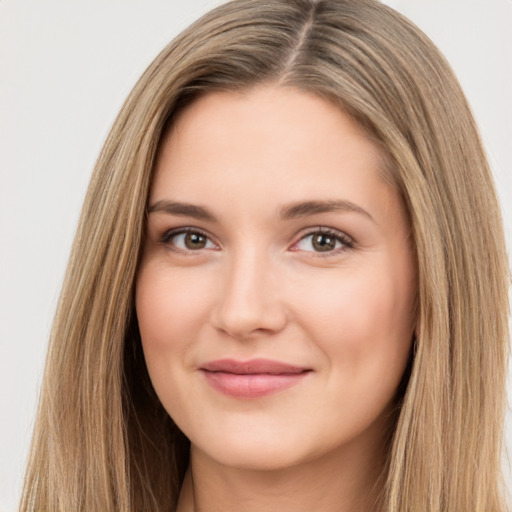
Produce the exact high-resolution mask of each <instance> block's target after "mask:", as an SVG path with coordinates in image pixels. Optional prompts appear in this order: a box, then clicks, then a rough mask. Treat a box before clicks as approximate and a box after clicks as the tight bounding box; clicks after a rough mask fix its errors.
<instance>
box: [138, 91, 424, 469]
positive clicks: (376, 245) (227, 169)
mask: <svg viewBox="0 0 512 512" xmlns="http://www.w3.org/2000/svg"><path fill="white" fill-rule="evenodd" d="M381 164H382V162H381V155H380V154H379V150H378V149H377V147H376V145H375V144H374V143H373V142H372V141H370V140H369V139H368V138H367V137H366V136H365V134H364V133H363V132H362V131H361V130H360V129H359V128H358V127H357V126H356V125H355V124H354V123H353V122H352V120H351V119H350V118H349V117H347V116H346V115H345V114H343V113H342V112H341V111H340V110H339V109H337V108H336V107H335V106H333V105H332V104H331V103H329V102H327V101H326V100H324V99H321V98H319V97H317V96H315V95H313V94H311V93H306V92H301V91H299V90H297V89H294V88H288V87H279V86H270V85H268V86H259V87H256V88H253V89H251V90H249V91H248V92H246V93H235V92H219V93H211V94H208V95H206V96H204V97H202V98H201V99H199V100H197V101H196V102H195V103H193V104H192V105H191V106H189V107H188V108H187V109H186V110H185V111H184V112H182V113H181V115H180V116H179V118H178V119H177V121H176V123H175V124H174V126H173V128H172V129H171V130H170V131H169V133H168V134H167V135H166V136H165V138H164V139H163V141H162V145H161V148H160V152H159V155H158V159H157V164H156V171H155V177H154V183H153V186H152V189H151V193H150V200H149V215H148V231H147V240H146V245H145V248H144V254H143V258H142V262H141V266H140V270H139V274H138V279H137V291H136V308H137V317H138V322H139V327H140V333H141V337H142V344H143V348H144V354H145V358H146V362H147V366H148V370H149V374H150V376H151V380H152V382H153V385H154V388H155V390H156V392H157V394H158V396H159V398H160V400H161V402H162V404H163V405H164V407H165V409H166V410H167V411H168V413H169V414H170V415H171V416H172V418H173V419H174V421H175V422H176V423H177V425H178V426H179V427H180V428H181V429H182V430H183V432H184V433H185V434H186V435H187V437H188V438H189V439H190V440H191V443H192V449H193V451H195V453H199V454H202V455H203V456H205V457H208V458H209V459H210V460H214V461H216V462H218V463H221V464H224V465H229V466H233V467H239V468H258V469H275V468H284V467H289V466H293V465H296V464H300V463H304V462H308V461H312V460H315V459H319V458H321V457H324V456H326V457H327V456H328V457H334V458H336V457H338V456H339V457H345V460H347V457H348V459H351V458H352V459H354V463H356V459H357V457H361V456H366V457H371V456H372V453H375V450H376V449H378V448H379V447H380V446H381V445H382V442H383V437H384V434H385V432H386V429H387V428H388V427H389V423H390V421H391V420H390V418H391V416H392V415H391V414H390V411H391V409H392V407H393V403H394V397H395V394H396V390H397V386H398V384H399V382H400V379H401V377H402V375H403V372H404V368H405V366H406V363H407V359H408V354H409V350H410V346H411V338H412V335H413V329H414V325H413V309H414V307H413V304H414V299H415V292H416V270H415V263H414V261H415V260H414V257H413V250H412V248H411V241H410V238H409V234H410V230H409V225H408V221H407V217H406V214H405V212H404V209H403V207H402V205H401V202H400V200H399V197H398V194H397V192H396V191H395V190H394V189H393V188H392V187H390V186H389V185H388V184H386V182H385V180H383V179H382V177H381V174H380V172H379V168H380V166H381ZM363 454H365V455H363Z"/></svg>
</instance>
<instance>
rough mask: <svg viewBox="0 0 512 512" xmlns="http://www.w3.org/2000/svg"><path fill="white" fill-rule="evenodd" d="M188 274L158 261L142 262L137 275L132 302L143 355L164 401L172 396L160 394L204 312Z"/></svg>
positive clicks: (183, 362)
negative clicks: (133, 301) (170, 270)
mask: <svg viewBox="0 0 512 512" xmlns="http://www.w3.org/2000/svg"><path fill="white" fill-rule="evenodd" d="M191 277H192V276H190V275H188V272H182V273H175V272H169V270H168V269H167V268H165V266H162V265H161V264H158V263H154V262H149V263H147V264H144V262H143V264H142V265H141V268H140V270H139V275H138V278H137V284H136V294H135V306H136V311H137V320H138V324H139V330H140V335H141V340H142V347H143V351H144V357H145V360H146V365H147V368H148V371H149V375H150V377H151V380H152V382H153V385H154V387H155V390H156V391H157V394H158V395H159V396H160V399H161V400H162V402H164V404H165V403H166V402H167V401H168V400H169V399H170V398H171V397H166V396H163V395H165V394H166V393H167V391H166V390H168V389H170V388H172V385H171V386H169V385H170V384H173V382H172V381H173V380H174V379H179V376H180V372H182V371H183V368H185V366H186V364H187V361H186V356H187V350H188V348H189V346H190V344H191V343H192V341H193V340H194V339H195V338H197V330H198V329H199V328H200V326H201V325H202V324H203V322H202V319H203V317H204V316H205V314H206V309H207V308H206V303H205V302H206V298H205V296H204V294H203V295H202V294H201V289H202V288H201V287H200V286H198V285H197V284H198V282H197V278H196V279H195V280H194V281H195V282H194V281H191V280H190V279H191ZM203 290H204V288H203ZM162 393H163V395H162Z"/></svg>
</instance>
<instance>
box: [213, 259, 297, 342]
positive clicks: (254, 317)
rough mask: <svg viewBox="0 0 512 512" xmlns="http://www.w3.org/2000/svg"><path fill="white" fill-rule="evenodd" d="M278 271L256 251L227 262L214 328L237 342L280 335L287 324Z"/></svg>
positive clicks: (214, 314) (214, 318)
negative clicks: (256, 336) (262, 336)
mask: <svg viewBox="0 0 512 512" xmlns="http://www.w3.org/2000/svg"><path fill="white" fill-rule="evenodd" d="M278 274H279V272H278V269H276V268H273V266H272V263H271V262H270V259H269V258H268V257H266V256H265V255H262V254H257V252H256V251H253V252H250V251H246V252H245V253H244V254H241V255H239V256H238V257H235V256H233V258H232V259H231V261H229V262H226V267H225V268H224V269H223V272H222V276H221V277H222V285H221V286H220V291H221V293H220V296H219V299H218V302H217V304H216V307H215V308H214V309H213V318H212V320H213V324H214V326H215V328H216V329H218V330H220V331H222V332H224V333H226V334H228V335H229V336H231V337H233V338H237V339H246V338H250V337H251V336H255V335H265V334H267V335H269V334H274V333H277V332H279V331H281V330H282V329H283V328H284V327H285V325H286V324H287V322H288V317H287V311H286V307H285V304H284V302H283V297H282V293H281V288H280V284H281V283H280V279H279V275H278Z"/></svg>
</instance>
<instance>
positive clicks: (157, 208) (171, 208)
mask: <svg viewBox="0 0 512 512" xmlns="http://www.w3.org/2000/svg"><path fill="white" fill-rule="evenodd" d="M153 212H159V213H167V214H169V215H181V216H184V217H192V218H194V219H198V220H206V221H209V222H216V221H217V219H216V218H215V215H213V213H211V212H210V211H209V210H207V209H206V208H203V207H202V206H197V205H195V204H190V203H180V202H177V201H166V200H162V201H157V202H156V203H154V204H153V205H151V206H150V207H149V208H148V214H149V213H153Z"/></svg>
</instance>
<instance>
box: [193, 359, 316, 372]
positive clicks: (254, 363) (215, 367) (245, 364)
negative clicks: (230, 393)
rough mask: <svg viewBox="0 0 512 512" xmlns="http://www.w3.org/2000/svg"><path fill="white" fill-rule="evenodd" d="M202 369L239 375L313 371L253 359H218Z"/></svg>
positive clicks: (206, 364)
mask: <svg viewBox="0 0 512 512" xmlns="http://www.w3.org/2000/svg"><path fill="white" fill-rule="evenodd" d="M200 369H201V370H205V371H208V372H224V373H234V374H237V375H257V374H267V375H283V374H287V375H290V374H291V375H293V374H298V373H303V372H306V371H310V370H311V368H306V367H304V366H295V365H293V364H288V363H283V362H281V361H274V360H272V359H251V360H249V361H236V360H235V359H218V360H215V361H209V362H207V363H204V364H202V365H201V367H200Z"/></svg>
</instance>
